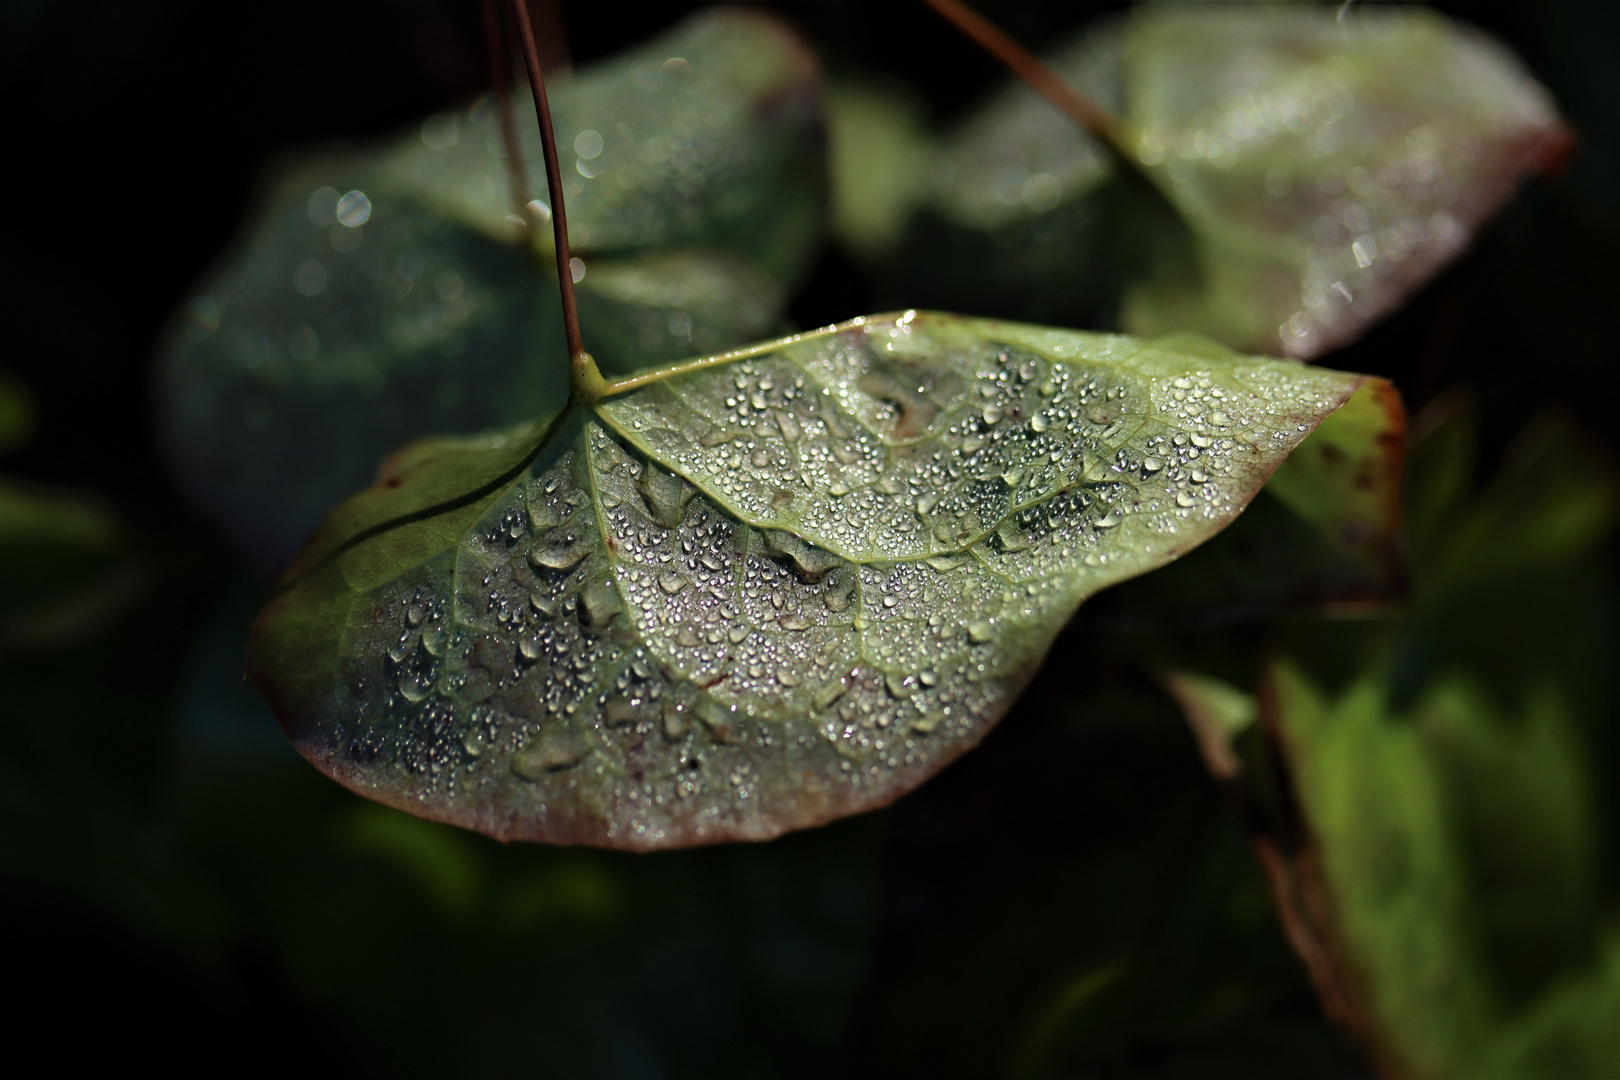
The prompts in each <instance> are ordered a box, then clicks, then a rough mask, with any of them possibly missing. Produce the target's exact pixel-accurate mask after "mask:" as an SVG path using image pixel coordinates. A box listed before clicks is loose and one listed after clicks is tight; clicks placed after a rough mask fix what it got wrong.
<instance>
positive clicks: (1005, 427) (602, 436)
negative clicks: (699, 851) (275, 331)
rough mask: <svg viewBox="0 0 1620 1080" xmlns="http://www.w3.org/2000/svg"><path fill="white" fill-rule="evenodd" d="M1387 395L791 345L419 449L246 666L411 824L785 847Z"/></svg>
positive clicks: (347, 516) (1080, 351)
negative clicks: (423, 821) (1339, 415)
mask: <svg viewBox="0 0 1620 1080" xmlns="http://www.w3.org/2000/svg"><path fill="white" fill-rule="evenodd" d="M1364 381H1365V379H1364V378H1363V377H1361V376H1355V375H1347V374H1344V373H1340V372H1334V371H1327V370H1315V369H1310V368H1304V367H1301V366H1300V365H1298V364H1294V363H1289V362H1283V361H1273V360H1265V359H1259V358H1252V357H1243V356H1238V355H1235V354H1232V353H1229V352H1226V351H1225V350H1223V349H1220V348H1218V347H1215V346H1212V345H1209V344H1207V343H1198V342H1190V341H1188V340H1187V339H1178V340H1176V341H1174V342H1170V343H1167V344H1166V346H1164V347H1161V346H1158V345H1155V344H1152V343H1145V342H1142V341H1139V340H1135V339H1131V338H1127V337H1122V336H1116V335H1102V334H1088V333H1081V332H1075V331H1059V330H1049V329H1044V328H1037V327H1030V326H1023V325H1018V324H1009V323H995V322H987V321H980V320H970V319H963V318H959V317H954V316H945V315H930V314H921V315H919V314H916V313H907V314H905V315H895V316H882V317H874V318H871V319H866V320H856V321H855V322H853V323H848V324H843V325H841V326H837V327H831V328H828V329H826V330H823V331H818V332H815V333H812V334H806V335H800V336H796V337H790V338H786V339H783V340H781V341H778V342H773V343H769V344H766V345H762V346H757V347H754V348H752V349H749V350H743V351H740V352H739V353H737V354H733V356H732V357H730V358H729V359H726V358H722V359H721V360H719V361H717V362H716V363H714V364H713V365H711V366H707V367H703V368H701V369H698V370H693V371H689V372H687V373H685V374H676V375H666V376H663V377H661V378H658V379H656V380H655V381H652V382H650V383H648V384H646V385H644V386H642V387H641V388H639V389H635V390H632V391H629V392H626V393H622V394H619V395H617V396H612V397H609V398H607V399H605V400H604V401H602V402H601V403H599V404H598V405H597V406H595V407H594V408H590V409H586V408H575V409H573V410H571V411H570V412H569V413H566V414H565V415H563V416H562V417H560V418H559V419H557V420H556V421H554V422H552V423H551V424H550V425H549V426H547V427H546V428H545V434H544V435H542V436H538V437H536V436H535V435H534V434H533V432H534V431H536V430H538V429H536V428H530V429H527V431H528V433H527V434H523V433H518V434H514V435H512V436H510V437H508V438H506V439H495V440H491V441H490V442H489V443H488V444H487V445H485V446H483V447H480V446H477V445H473V444H470V443H468V442H465V441H463V442H460V443H448V442H447V443H445V444H444V445H443V447H442V448H439V449H436V448H435V447H434V446H433V445H426V446H424V447H421V448H419V449H418V450H415V451H412V452H409V453H407V454H404V455H402V456H401V458H400V459H399V461H400V468H399V471H398V472H397V473H395V474H393V475H390V476H389V477H388V478H387V479H386V481H385V484H384V485H383V486H380V487H378V488H374V489H372V490H370V491H368V492H365V493H362V494H361V495H359V496H356V497H355V498H354V499H352V500H350V502H349V503H347V504H345V505H344V506H343V507H340V508H339V509H338V510H337V511H335V512H334V514H333V516H332V518H330V519H329V521H328V525H327V526H326V527H325V528H323V530H322V532H321V533H320V534H318V535H317V538H316V539H315V541H313V542H312V544H311V546H310V547H309V548H308V549H306V551H305V552H304V554H303V555H301V556H300V558H299V560H298V561H297V563H295V565H294V568H293V570H292V571H290V573H289V576H288V578H287V579H286V580H285V581H284V583H283V585H282V587H281V588H280V590H279V591H278V594H277V595H276V597H275V598H274V599H273V600H272V601H271V603H270V605H269V606H268V607H267V608H266V610H265V612H264V613H263V614H262V615H261V617H260V619H259V622H258V623H257V625H256V627H255V633H254V638H253V642H252V645H251V647H250V650H249V670H250V673H251V674H252V675H253V677H254V678H255V680H256V681H257V682H258V683H259V685H260V687H261V688H262V689H263V690H264V692H265V694H266V696H267V697H268V698H269V699H270V701H271V703H272V705H273V706H274V707H275V710H276V712H277V715H278V716H279V717H280V719H281V722H282V724H283V726H284V727H285V728H286V729H287V731H288V733H289V734H290V736H291V737H292V739H293V741H294V742H295V743H296V744H297V745H298V747H299V749H300V751H301V752H302V753H303V754H304V755H305V756H306V757H308V758H309V759H310V760H311V761H312V762H314V763H315V764H316V765H317V766H318V767H320V768H321V769H322V770H324V771H325V772H327V773H328V774H330V775H331V776H333V777H334V778H336V779H338V780H339V781H340V782H342V783H344V784H346V785H348V786H349V787H351V788H353V789H355V790H357V791H360V792H362V793H364V794H366V795H368V796H370V797H372V798H375V799H378V800H380V801H383V802H385V803H389V804H390V805H395V806H399V807H401V808H404V809H408V810H410V811H411V812H413V813H417V814H420V815H423V816H426V817H431V818H435V819H439V820H445V821H450V822H454V823H456V824H460V825H464V826H467V827H470V828H474V829H477V830H479V831H482V832H485V833H488V834H491V835H494V836H497V837H501V838H505V839H530V840H544V841H551V842H558V843H591V844H600V845H605V846H612V847H625V848H639V849H647V848H656V847H674V846H682V845H688V844H696V843H707V842H715V841H722V840H733V839H761V838H766V837H770V836H774V835H776V834H778V833H780V832H783V831H785V830H788V829H793V828H800V827H804V826H809V825H814V824H817V823H820V822H823V821H826V820H829V819H831V818H834V817H838V816H841V815H845V814H850V813H856V812H859V811H862V810H866V809H871V808H874V807H877V806H881V805H883V804H885V803H887V802H889V801H891V800H892V799H894V798H896V797H898V796H899V795H900V794H903V793H904V792H906V791H907V790H909V789H910V788H912V787H914V786H916V785H917V784H918V783H920V782H922V781H923V780H924V779H926V778H927V777H928V776H929V775H931V774H932V773H934V772H935V771H937V770H938V769H939V768H941V767H942V766H943V765H945V764H946V763H947V762H948V761H950V760H951V759H953V758H954V757H955V756H957V755H958V754H960V753H962V752H963V751H964V750H966V749H967V748H969V747H971V746H972V745H974V744H975V743H976V742H977V741H978V740H979V739H980V738H981V737H983V735H984V734H985V732H986V731H987V730H988V729H989V728H990V727H991V726H992V725H993V724H994V723H995V722H996V721H997V720H998V719H999V718H1000V717H1001V716H1002V715H1003V714H1004V713H1005V711H1006V710H1007V708H1008V707H1009V706H1010V704H1011V703H1012V701H1013V700H1014V698H1015V697H1016V696H1017V694H1018V692H1019V691H1020V689H1021V688H1022V686H1023V685H1024V683H1025V682H1026V681H1027V679H1028V678H1029V677H1030V675H1031V674H1032V673H1033V671H1034V669H1035V668H1036V667H1037V666H1038V665H1039V663H1040V661H1041V658H1042V656H1043V655H1044V654H1045V652H1046V650H1047V648H1048V647H1049V646H1050V644H1051V642H1052V639H1053V637H1054V636H1055V635H1056V634H1057V633H1058V631H1059V630H1060V629H1061V628H1062V626H1063V625H1064V623H1065V622H1066V621H1067V619H1068V618H1069V616H1070V615H1072V614H1073V612H1074V610H1075V609H1076V607H1077V606H1078V605H1079V604H1080V602H1081V601H1082V600H1083V599H1084V598H1085V597H1087V596H1089V595H1091V594H1092V593H1094V592H1096V591H1097V590H1098V589H1101V588H1104V587H1106V586H1107V585H1110V584H1112V583H1114V582H1117V581H1120V580H1123V579H1125V578H1129V577H1132V576H1135V575H1137V574H1140V573H1143V572H1145V571H1147V570H1150V569H1152V568H1154V567H1156V566H1159V565H1162V564H1163V563H1165V562H1168V561H1170V560H1171V559H1174V558H1176V557H1177V556H1179V555H1180V554H1182V553H1184V552H1185V551H1187V550H1189V549H1190V548H1192V547H1193V546H1195V545H1197V544H1198V543H1200V542H1202V541H1203V540H1204V539H1205V538H1207V537H1208V536H1210V535H1211V534H1213V533H1214V532H1216V531H1218V530H1219V529H1220V528H1222V527H1223V526H1224V525H1225V524H1226V523H1227V522H1228V521H1230V520H1231V519H1232V518H1233V517H1234V516H1235V515H1236V514H1237V513H1238V512H1239V511H1241V509H1242V508H1243V506H1244V505H1245V504H1246V503H1247V501H1248V500H1249V499H1250V498H1251V497H1252V496H1253V494H1254V492H1255V491H1256V490H1257V489H1258V488H1259V487H1260V485H1261V484H1262V483H1264V481H1265V479H1266V477H1267V476H1268V475H1269V474H1270V472H1271V471H1272V470H1273V469H1274V468H1275V467H1276V465H1277V464H1278V462H1280V461H1281V460H1282V459H1283V458H1284V457H1285V456H1286V455H1287V453H1288V452H1289V451H1290V450H1291V449H1292V448H1293V447H1294V446H1295V445H1296V444H1298V443H1299V442H1300V441H1301V440H1302V439H1303V438H1304V437H1305V435H1306V434H1308V433H1309V432H1310V430H1311V429H1312V428H1314V427H1315V425H1316V424H1317V423H1318V422H1319V421H1320V420H1321V419H1322V418H1323V417H1324V416H1326V415H1327V414H1329V413H1331V412H1332V411H1333V410H1334V409H1336V408H1337V407H1338V406H1339V405H1341V404H1342V403H1343V402H1344V401H1345V400H1347V399H1348V398H1349V397H1350V396H1351V394H1353V393H1354V391H1355V390H1356V389H1357V387H1358V386H1360V385H1361V384H1362V383H1363V382H1364ZM457 479H460V480H461V481H462V482H461V485H460V487H459V488H457V486H456V480H457ZM451 491H455V492H456V494H455V495H454V496H451V495H450V492H451Z"/></svg>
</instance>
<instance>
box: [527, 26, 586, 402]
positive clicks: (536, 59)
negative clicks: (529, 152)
mask: <svg viewBox="0 0 1620 1080" xmlns="http://www.w3.org/2000/svg"><path fill="white" fill-rule="evenodd" d="M512 17H513V20H514V21H515V22H516V23H517V29H518V40H519V41H520V42H522V44H523V60H524V63H525V65H526V66H527V68H528V72H529V86H530V88H531V89H533V91H534V111H535V112H536V113H537V114H538V115H539V118H540V145H541V148H542V149H543V150H544V151H545V157H546V188H547V190H548V191H549V192H550V193H551V232H552V236H553V237H554V238H555V239H556V243H557V284H558V286H559V287H560V288H561V289H562V306H563V330H564V331H565V333H566V334H567V335H568V358H569V374H570V386H571V388H572V391H573V396H574V397H575V398H576V399H578V398H581V397H586V398H590V399H593V400H594V398H595V396H597V395H598V394H600V384H601V382H602V376H601V374H600V373H598V372H597V370H596V362H595V361H594V360H592V359H591V357H590V354H588V353H587V352H586V351H585V344H584V342H583V341H581V340H580V336H579V309H578V307H577V306H576V305H575V302H574V275H573V270H572V267H571V264H570V260H569V257H568V211H567V209H566V208H565V207H564V206H563V190H562V171H561V169H559V168H558V166H557V139H556V136H554V135H553V134H552V132H551V106H550V105H549V104H548V103H547V102H546V78H545V73H544V72H543V71H541V70H540V53H539V50H537V49H536V48H535V45H534V28H533V27H531V26H530V25H529V11H528V7H527V6H526V5H525V4H524V2H523V0H512ZM593 387H594V389H593Z"/></svg>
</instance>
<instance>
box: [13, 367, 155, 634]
mask: <svg viewBox="0 0 1620 1080" xmlns="http://www.w3.org/2000/svg"><path fill="white" fill-rule="evenodd" d="M32 426H33V402H32V401H31V400H30V399H29V397H28V395H27V393H26V391H25V390H24V389H23V387H22V386H21V385H20V384H18V383H16V382H15V381H14V380H13V379H12V378H11V377H10V376H9V375H7V374H5V373H4V372H0V451H3V450H9V449H11V448H13V447H14V446H16V445H17V444H20V443H22V442H24V441H26V440H27V438H28V435H29V432H30V429H31V428H32ZM146 578H147V575H146V572H145V569H144V567H143V566H142V564H141V563H140V561H139V560H138V559H136V558H135V557H134V556H132V554H131V552H130V550H129V540H128V537H127V536H126V535H125V531H124V527H123V524H122V522H120V521H119V520H118V518H117V516H116V515H115V514H113V513H112V511H111V510H110V509H108V508H107V507H106V506H105V505H103V503H102V502H101V500H100V499H98V498H96V497H95V496H93V495H90V494H88V493H85V492H80V491H67V490H62V489H59V488H52V487H45V486H43V485H38V484H27V483H20V482H18V481H16V480H13V479H10V478H9V477H5V476H0V655H3V654H5V653H9V652H13V651H18V650H36V649H50V648H60V647H62V646H64V645H68V644H71V643H73V642H75V641H78V640H81V639H83V638H85V637H88V636H90V635H93V634H94V633H95V632H97V631H99V630H101V629H103V628H104V627H105V626H106V625H107V624H108V623H109V622H110V621H111V620H112V619H114V618H116V617H117V616H119V615H121V614H123V613H124V611H125V610H127V608H128V607H129V604H130V602H131V601H132V600H134V599H135V597H136V596H138V595H139V593H140V592H141V590H142V589H143V588H145V586H146V584H147V580H146Z"/></svg>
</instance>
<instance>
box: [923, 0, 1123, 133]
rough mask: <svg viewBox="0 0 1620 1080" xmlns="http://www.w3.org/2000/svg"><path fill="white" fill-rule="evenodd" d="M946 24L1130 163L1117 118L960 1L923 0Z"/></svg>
mask: <svg viewBox="0 0 1620 1080" xmlns="http://www.w3.org/2000/svg"><path fill="white" fill-rule="evenodd" d="M923 3H925V4H927V5H928V6H929V7H931V8H933V9H934V11H935V12H937V13H938V14H939V16H940V17H941V18H943V19H944V20H945V21H946V22H948V23H950V24H951V25H952V26H954V27H956V28H957V29H958V30H960V31H961V32H962V33H963V34H965V35H967V36H968V37H969V38H971V39H972V40H973V42H974V43H975V44H976V45H978V46H979V47H980V48H981V49H983V50H984V51H985V52H987V53H989V54H990V55H991V56H994V57H995V58H996V59H997V60H1000V61H1001V62H1002V64H1004V65H1005V66H1006V67H1007V69H1008V70H1010V71H1011V72H1012V73H1013V74H1014V75H1017V76H1018V77H1019V78H1020V79H1023V80H1024V82H1025V83H1027V84H1028V85H1029V87H1030V89H1032V90H1034V91H1035V92H1036V93H1037V94H1040V95H1041V96H1042V97H1044V98H1045V99H1046V100H1047V101H1050V102H1051V103H1052V104H1053V105H1055V106H1057V107H1058V108H1059V109H1060V110H1062V111H1063V112H1065V113H1067V114H1068V116H1069V118H1070V119H1072V120H1073V121H1074V122H1075V123H1077V124H1079V125H1080V126H1081V127H1083V128H1085V129H1086V130H1087V131H1089V132H1090V133H1091V134H1092V135H1094V136H1095V137H1096V138H1098V139H1100V140H1102V141H1103V142H1104V143H1106V144H1108V146H1110V147H1111V148H1112V149H1113V150H1114V151H1116V152H1117V153H1118V154H1119V155H1120V156H1121V157H1124V158H1126V159H1127V160H1129V161H1132V162H1134V161H1135V158H1134V157H1133V156H1132V155H1131V154H1129V153H1127V152H1126V150H1125V147H1124V145H1123V143H1122V142H1121V140H1120V132H1119V119H1118V118H1117V117H1115V116H1114V114H1113V113H1110V112H1109V111H1108V110H1107V109H1104V108H1103V107H1102V106H1101V105H1098V104H1097V103H1096V102H1094V101H1092V100H1091V99H1090V98H1088V97H1086V96H1085V95H1084V94H1082V93H1080V91H1078V90H1076V89H1075V88H1074V87H1072V86H1070V85H1069V84H1068V83H1067V82H1065V81H1064V80H1063V79H1062V78H1061V77H1060V76H1059V75H1058V73H1057V72H1055V71H1053V70H1052V69H1051V68H1050V67H1048V66H1047V65H1046V63H1045V61H1043V60H1041V59H1040V57H1038V56H1036V55H1035V54H1034V53H1032V52H1030V51H1029V50H1028V49H1026V48H1024V47H1023V46H1022V45H1020V44H1018V42H1016V41H1014V40H1013V39H1012V38H1010V37H1008V36H1007V35H1006V33H1004V32H1003V31H1002V30H1001V28H1000V27H998V26H996V25H995V24H994V23H992V22H990V21H989V20H988V19H986V18H984V16H982V15H980V14H979V13H978V12H976V11H974V10H973V9H972V8H970V7H968V6H967V5H966V4H963V3H961V2H960V0H923Z"/></svg>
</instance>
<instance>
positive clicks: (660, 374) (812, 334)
mask: <svg viewBox="0 0 1620 1080" xmlns="http://www.w3.org/2000/svg"><path fill="white" fill-rule="evenodd" d="M914 314H915V312H895V313H893V314H889V315H861V316H858V317H856V318H853V319H849V320H846V321H845V322H841V323H834V324H833V325H832V326H823V327H822V328H821V329H819V330H805V331H803V332H802V333H798V334H789V335H788V336H787V337H781V338H776V339H775V340H773V341H756V342H755V343H754V344H752V345H743V346H741V347H739V348H736V349H732V350H731V351H730V352H723V353H715V354H714V355H713V356H700V357H697V358H696V359H694V360H684V361H682V362H681V363H678V364H670V365H669V366H667V367H659V368H652V369H650V370H648V371H639V372H636V373H635V374H633V375H626V376H624V377H623V378H621V379H614V380H613V381H612V382H610V383H605V384H603V387H602V397H611V396H612V395H614V394H623V393H627V392H628V391H631V390H639V389H640V388H641V387H643V386H650V385H652V384H653V383H655V382H662V381H663V380H664V379H668V378H672V377H673V376H676V375H688V374H690V373H692V372H694V371H702V370H703V369H704V368H712V367H719V366H720V365H722V364H731V363H735V362H736V361H738V360H746V359H748V358H749V357H750V356H761V355H763V354H765V353H771V352H775V351H776V350H778V349H782V348H786V347H787V346H789V345H796V344H798V343H799V342H801V341H812V340H814V339H815V338H819V337H826V336H827V335H828V334H837V333H842V332H843V331H845V330H851V329H854V328H855V327H857V326H864V325H866V324H867V323H875V322H884V321H886V320H888V319H891V318H900V319H906V318H908V317H909V316H910V315H914Z"/></svg>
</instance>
